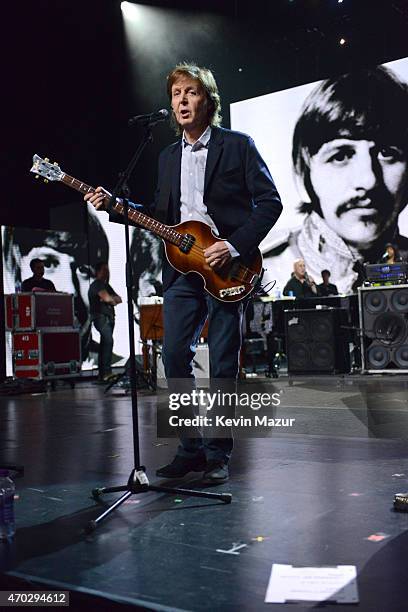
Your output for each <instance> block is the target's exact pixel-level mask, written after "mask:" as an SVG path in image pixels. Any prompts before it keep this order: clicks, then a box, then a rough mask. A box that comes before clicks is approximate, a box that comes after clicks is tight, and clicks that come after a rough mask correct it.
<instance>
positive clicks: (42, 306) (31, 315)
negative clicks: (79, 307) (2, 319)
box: [4, 292, 74, 331]
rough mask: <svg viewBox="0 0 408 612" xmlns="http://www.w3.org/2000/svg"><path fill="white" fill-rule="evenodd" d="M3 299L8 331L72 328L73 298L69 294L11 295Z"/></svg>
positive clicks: (38, 293)
mask: <svg viewBox="0 0 408 612" xmlns="http://www.w3.org/2000/svg"><path fill="white" fill-rule="evenodd" d="M4 299H5V313H6V329H7V330H9V331H13V330H14V331H23V330H30V329H52V328H56V327H73V326H74V297H73V296H72V295H70V294H69V293H54V292H53V293H46V292H37V293H12V294H10V295H6V296H4Z"/></svg>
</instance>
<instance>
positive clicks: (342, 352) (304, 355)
mask: <svg viewBox="0 0 408 612" xmlns="http://www.w3.org/2000/svg"><path fill="white" fill-rule="evenodd" d="M343 325H345V326H347V312H346V311H345V310H344V309H342V308H324V309H321V310H320V309H316V308H311V309H306V310H285V327H286V352H287V357H288V373H289V374H302V373H308V374H312V373H316V374H319V373H323V374H335V373H340V372H342V373H346V372H350V352H349V342H348V332H347V330H346V329H344V328H343V327H342V326H343Z"/></svg>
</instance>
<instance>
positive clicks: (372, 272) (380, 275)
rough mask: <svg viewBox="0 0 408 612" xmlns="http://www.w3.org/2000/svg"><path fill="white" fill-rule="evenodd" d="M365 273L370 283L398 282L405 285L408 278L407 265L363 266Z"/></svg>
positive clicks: (402, 263) (401, 263) (400, 263)
mask: <svg viewBox="0 0 408 612" xmlns="http://www.w3.org/2000/svg"><path fill="white" fill-rule="evenodd" d="M364 268H365V273H366V277H367V280H368V281H369V282H370V283H387V282H393V283H395V282H400V283H405V282H406V280H407V277H408V264H407V263H405V262H402V261H401V262H399V263H394V264H365V265H364Z"/></svg>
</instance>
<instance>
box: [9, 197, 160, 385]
mask: <svg viewBox="0 0 408 612" xmlns="http://www.w3.org/2000/svg"><path fill="white" fill-rule="evenodd" d="M1 230H2V244H3V284H4V293H5V294H8V293H14V292H15V290H16V287H18V286H19V284H20V283H21V282H22V281H23V280H25V279H26V278H29V277H31V276H32V272H31V269H30V261H31V260H32V259H34V258H39V259H42V260H43V261H44V264H45V274H44V278H47V279H49V280H51V281H52V282H53V283H54V285H55V288H56V289H57V291H64V292H67V293H71V294H73V295H74V310H75V324H76V325H77V326H78V327H79V328H80V333H81V347H82V357H83V369H84V370H90V369H93V368H94V367H96V366H97V361H98V348H99V334H98V332H97V331H96V330H95V329H94V327H93V325H92V324H91V318H90V314H89V300H88V290H89V286H90V284H91V283H92V282H93V280H94V278H95V270H94V267H95V264H96V263H97V262H98V261H107V262H108V263H109V269H110V281H109V282H110V284H111V286H112V287H113V289H114V290H115V291H116V293H118V294H119V295H120V296H121V297H122V304H119V305H118V306H116V308H115V315H116V316H115V329H114V347H113V357H112V363H113V365H116V366H119V365H123V364H124V363H125V362H126V360H127V358H128V356H129V343H128V315H127V299H126V278H125V238H124V227H123V225H121V224H119V223H111V222H110V221H109V216H108V214H107V213H105V212H100V213H96V212H95V211H94V209H93V208H92V207H91V206H89V207H88V232H87V233H72V232H64V231H55V230H33V229H27V228H16V227H7V226H3V227H2V228H1ZM130 240H131V260H132V270H133V278H134V288H133V291H132V297H133V302H134V315H135V320H134V326H135V336H136V338H135V339H136V353H138V354H140V353H141V352H142V346H141V342H140V334H139V306H138V302H139V301H140V300H141V299H143V298H145V297H149V296H153V295H161V294H162V288H161V287H162V285H161V257H160V249H161V241H160V240H159V239H158V238H156V237H155V236H153V235H152V234H151V233H150V232H148V231H146V230H143V229H139V228H130ZM6 345H7V347H6V363H7V376H11V375H12V360H11V337H10V334H7V342H6Z"/></svg>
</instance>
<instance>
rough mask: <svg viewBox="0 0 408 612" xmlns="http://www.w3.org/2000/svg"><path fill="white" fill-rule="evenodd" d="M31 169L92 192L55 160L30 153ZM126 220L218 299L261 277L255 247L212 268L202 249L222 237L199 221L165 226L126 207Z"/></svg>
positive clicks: (233, 297)
mask: <svg viewBox="0 0 408 612" xmlns="http://www.w3.org/2000/svg"><path fill="white" fill-rule="evenodd" d="M31 172H33V173H34V174H36V175H37V176H41V177H43V178H44V179H45V180H46V181H61V182H62V183H64V184H65V185H68V187H71V188H72V189H75V190H76V191H80V192H81V193H83V194H87V193H91V192H93V191H95V188H94V187H90V186H89V185H86V184H85V183H82V182H81V181H79V180H78V179H76V178H74V177H72V176H69V175H68V174H65V172H63V171H62V170H61V168H60V167H59V165H58V164H57V163H54V164H52V163H50V162H49V160H48V159H47V158H45V159H42V158H41V157H40V156H39V155H34V157H33V166H32V168H31ZM124 208H125V207H124V205H123V202H122V201H121V200H120V199H117V201H116V202H114V203H113V205H112V209H113V210H114V211H115V212H117V213H119V214H121V215H123V214H124ZM128 215H129V221H130V222H132V223H133V224H135V225H138V226H140V227H143V228H145V229H147V230H149V231H151V232H152V233H153V234H155V235H156V236H159V237H160V238H161V239H162V240H163V242H164V248H165V253H166V257H167V259H168V261H169V263H170V265H172V266H173V268H175V269H176V270H177V271H178V272H181V273H182V274H188V273H190V272H195V273H196V274H199V275H200V276H202V278H203V280H204V288H205V290H206V291H207V292H208V293H209V294H210V295H212V296H213V297H215V298H216V299H217V300H221V301H222V302H237V301H239V300H242V299H244V298H246V297H247V296H249V295H250V294H251V293H252V292H253V291H254V290H255V289H256V288H257V287H258V286H259V284H260V280H261V277H262V272H263V270H262V255H261V252H260V251H259V250H256V251H255V253H253V254H251V256H250V257H248V258H242V257H234V258H233V259H232V260H231V262H229V263H228V264H226V265H225V266H223V267H222V268H221V270H217V271H215V270H213V269H212V268H211V267H210V266H209V265H208V264H207V263H206V260H205V257H204V250H205V249H206V248H208V247H209V246H211V245H212V244H214V243H215V242H217V241H220V242H221V241H222V240H223V239H222V238H220V237H219V236H216V235H215V234H213V231H212V229H211V228H210V226H209V225H206V224H205V223H202V222H201V221H185V222H183V223H179V224H178V225H165V224H164V223H160V222H159V221H156V220H155V219H153V218H152V217H149V216H148V215H145V214H144V213H142V212H139V211H138V210H136V209H134V208H130V207H129V208H128Z"/></svg>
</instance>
